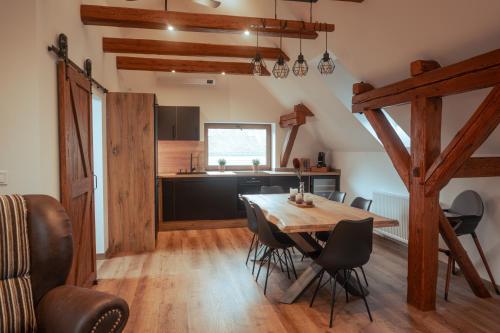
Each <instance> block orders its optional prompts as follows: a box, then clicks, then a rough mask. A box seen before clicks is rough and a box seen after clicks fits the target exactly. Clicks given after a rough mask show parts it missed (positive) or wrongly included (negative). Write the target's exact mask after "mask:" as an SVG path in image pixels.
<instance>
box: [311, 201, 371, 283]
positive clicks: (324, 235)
mask: <svg viewBox="0 0 500 333" xmlns="http://www.w3.org/2000/svg"><path fill="white" fill-rule="evenodd" d="M372 202H373V200H370V199H365V198H363V197H356V198H354V200H353V201H352V202H351V207H355V208H359V209H362V210H366V211H369V210H370V208H371V206H372ZM330 233H331V232H330V231H320V232H317V233H316V239H317V240H319V241H321V242H326V241H327V240H328V238H329V237H330ZM360 268H361V273H363V278H364V280H365V283H366V286H368V279H367V278H366V274H365V270H364V269H363V267H362V266H361V267H360Z"/></svg>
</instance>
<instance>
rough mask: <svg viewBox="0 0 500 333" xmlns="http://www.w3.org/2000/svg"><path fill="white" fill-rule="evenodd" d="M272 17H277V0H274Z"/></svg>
mask: <svg viewBox="0 0 500 333" xmlns="http://www.w3.org/2000/svg"><path fill="white" fill-rule="evenodd" d="M274 19H278V0H274Z"/></svg>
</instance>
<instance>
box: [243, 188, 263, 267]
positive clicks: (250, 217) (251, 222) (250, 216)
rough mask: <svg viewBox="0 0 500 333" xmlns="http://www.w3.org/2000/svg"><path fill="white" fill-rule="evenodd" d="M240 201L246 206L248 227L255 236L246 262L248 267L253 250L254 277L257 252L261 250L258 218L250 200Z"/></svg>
mask: <svg viewBox="0 0 500 333" xmlns="http://www.w3.org/2000/svg"><path fill="white" fill-rule="evenodd" d="M239 198H240V200H241V201H242V202H243V204H244V205H245V211H246V214H247V227H248V230H250V232H251V233H252V234H253V236H252V242H251V243H250V248H249V249H248V254H247V260H246V261H245V265H248V260H249V259H250V253H252V249H253V250H254V258H253V266H252V275H253V273H254V271H255V262H256V261H257V251H258V249H259V236H258V234H259V228H258V226H257V217H256V216H255V211H254V209H253V208H252V206H251V205H250V203H249V202H248V200H247V199H246V198H245V197H243V196H241V195H240V196H239Z"/></svg>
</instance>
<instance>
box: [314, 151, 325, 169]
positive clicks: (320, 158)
mask: <svg viewBox="0 0 500 333" xmlns="http://www.w3.org/2000/svg"><path fill="white" fill-rule="evenodd" d="M316 166H317V167H318V168H324V167H326V159H325V153H324V152H322V151H320V152H319V153H318V163H317V164H316Z"/></svg>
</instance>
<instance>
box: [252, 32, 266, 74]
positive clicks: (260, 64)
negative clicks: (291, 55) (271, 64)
mask: <svg viewBox="0 0 500 333" xmlns="http://www.w3.org/2000/svg"><path fill="white" fill-rule="evenodd" d="M265 69H266V62H265V61H264V59H263V58H262V56H261V55H260V52H259V31H258V30H257V52H256V53H255V57H254V58H253V59H252V71H253V75H256V76H261V75H262V74H263V73H264V72H265Z"/></svg>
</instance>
